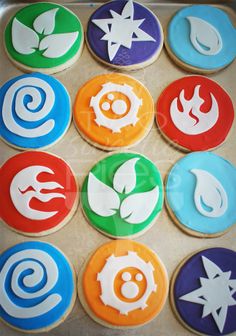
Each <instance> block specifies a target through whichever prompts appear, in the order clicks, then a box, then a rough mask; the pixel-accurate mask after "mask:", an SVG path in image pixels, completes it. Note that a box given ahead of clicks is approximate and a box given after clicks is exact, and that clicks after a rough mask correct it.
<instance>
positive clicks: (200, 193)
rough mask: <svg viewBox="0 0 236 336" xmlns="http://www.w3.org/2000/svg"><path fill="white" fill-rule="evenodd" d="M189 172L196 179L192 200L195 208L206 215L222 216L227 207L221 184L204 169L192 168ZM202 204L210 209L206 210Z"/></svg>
mask: <svg viewBox="0 0 236 336" xmlns="http://www.w3.org/2000/svg"><path fill="white" fill-rule="evenodd" d="M190 172H191V173H192V174H194V175H195V176H196V179H197V184H196V188H195V192H194V202H195V206H196V208H197V210H198V211H199V212H200V213H201V214H202V215H203V216H206V217H213V218H216V217H220V216H222V215H223V214H224V213H225V211H226V210H227V208H228V196H227V194H226V191H225V189H224V188H223V186H222V184H221V183H220V182H219V181H218V180H217V179H216V178H215V177H214V176H213V175H212V174H210V173H208V172H207V171H206V170H202V169H192V170H190ZM203 204H204V205H205V206H206V207H209V208H211V209H212V210H209V211H208V210H206V209H205V207H203Z"/></svg>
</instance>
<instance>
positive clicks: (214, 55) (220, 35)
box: [165, 5, 236, 74]
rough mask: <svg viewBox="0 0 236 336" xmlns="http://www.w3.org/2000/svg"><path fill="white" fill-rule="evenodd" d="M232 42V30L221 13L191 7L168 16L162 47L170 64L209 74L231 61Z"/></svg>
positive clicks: (234, 33)
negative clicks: (168, 56) (170, 61)
mask: <svg viewBox="0 0 236 336" xmlns="http://www.w3.org/2000/svg"><path fill="white" fill-rule="evenodd" d="M235 39H236V29H235V27H234V26H233V24H232V22H231V20H230V18H229V16H228V15H227V14H226V13H225V12H224V11H223V10H221V9H219V8H216V7H213V6H209V5H194V6H187V7H184V8H182V9H180V10H179V11H178V12H177V13H176V14H175V15H174V16H173V17H172V19H171V20H170V22H169V24H168V27H167V31H166V38H165V46H166V49H167V52H168V53H169V55H170V57H171V58H172V59H173V61H174V62H176V63H177V64H178V65H179V66H181V67H183V68H184V69H185V70H188V71H191V72H198V73H203V74H204V73H206V74H209V73H213V72H216V71H218V70H220V69H222V68H224V67H226V66H227V65H229V64H230V63H231V62H232V61H233V60H234V59H235V57H236V44H235Z"/></svg>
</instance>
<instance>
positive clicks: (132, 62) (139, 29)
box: [87, 0, 163, 70]
mask: <svg viewBox="0 0 236 336" xmlns="http://www.w3.org/2000/svg"><path fill="white" fill-rule="evenodd" d="M87 43H88V47H89V49H90V50H91V52H92V53H93V54H94V56H95V57H98V58H99V60H100V61H101V62H103V63H106V64H109V65H111V66H112V67H117V68H125V69H126V70H127V69H129V68H130V69H138V68H140V67H143V66H145V65H149V64H151V63H152V62H154V61H155V60H156V59H157V57H158V55H159V53H160V51H161V49H162V46H163V31H162V27H161V24H160V22H159V20H158V19H157V17H156V16H155V15H154V14H153V13H152V12H151V11H150V10H149V9H147V8H146V7H144V6H142V5H140V4H139V3H136V2H133V1H132V0H128V1H124V0H116V1H111V2H108V3H106V4H104V5H103V6H101V7H99V8H98V9H97V10H96V11H95V12H94V13H93V14H92V16H91V17H90V19H89V22H88V27H87Z"/></svg>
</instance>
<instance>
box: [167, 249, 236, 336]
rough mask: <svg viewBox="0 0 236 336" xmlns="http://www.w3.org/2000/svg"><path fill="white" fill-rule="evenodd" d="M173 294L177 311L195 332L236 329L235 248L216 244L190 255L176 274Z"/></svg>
mask: <svg viewBox="0 0 236 336" xmlns="http://www.w3.org/2000/svg"><path fill="white" fill-rule="evenodd" d="M170 295H171V303H172V307H173V309H174V312H175V314H176V315H177V317H178V319H179V320H180V321H181V323H183V324H184V326H185V327H186V328H188V329H190V330H191V331H192V332H194V333H197V334H199V335H214V336H220V335H228V334H231V333H234V332H236V320H235V315H236V252H235V251H232V250H228V249H226V248H219V247H216V248H209V249H206V250H203V251H200V252H198V253H196V254H193V255H192V256H190V257H188V258H187V259H185V260H184V261H183V262H182V263H181V264H180V265H179V267H178V268H177V270H176V271H175V273H174V275H173V279H172V283H171V291H170Z"/></svg>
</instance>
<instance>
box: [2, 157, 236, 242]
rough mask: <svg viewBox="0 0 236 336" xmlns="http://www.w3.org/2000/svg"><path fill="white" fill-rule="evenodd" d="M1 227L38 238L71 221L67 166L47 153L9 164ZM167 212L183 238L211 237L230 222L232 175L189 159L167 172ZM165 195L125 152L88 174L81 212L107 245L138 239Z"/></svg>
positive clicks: (145, 162)
mask: <svg viewBox="0 0 236 336" xmlns="http://www.w3.org/2000/svg"><path fill="white" fill-rule="evenodd" d="M0 185H1V189H0V198H1V199H2V200H4V201H3V202H1V204H0V216H1V220H2V221H3V222H4V223H5V224H7V225H8V227H9V228H11V229H12V230H14V231H17V232H19V233H22V234H24V235H29V236H43V235H47V234H50V233H52V232H55V231H57V230H58V229H60V228H62V227H63V226H64V225H65V224H66V223H67V222H68V221H69V220H70V219H71V218H72V216H73V214H74V213H75V211H76V209H77V206H78V202H79V186H78V182H77V179H76V177H75V175H74V173H73V171H72V169H71V168H70V166H69V165H68V164H67V163H66V162H65V161H64V160H62V159H61V158H59V157H56V156H54V155H52V154H49V153H47V152H39V151H27V152H24V153H20V154H17V155H15V156H13V157H11V158H10V159H8V160H7V161H6V162H5V163H4V164H3V165H2V167H1V174H0ZM165 194H166V195H165V196H166V206H167V209H168V211H169V213H170V215H171V218H173V220H174V222H175V223H176V224H177V225H178V226H180V228H181V229H182V230H184V231H185V232H187V233H190V234H191V235H194V236H197V237H202V236H204V237H216V236H219V235H222V234H223V233H225V232H226V231H227V230H229V229H230V228H231V227H232V226H233V225H234V224H235V222H236V214H235V207H234V200H235V197H236V168H235V167H234V166H233V165H232V164H231V163H230V162H229V161H226V160H224V159H223V158H222V157H220V156H218V155H216V154H213V153H210V152H195V153H191V154H188V155H186V156H185V157H184V158H182V159H180V160H179V161H178V162H177V163H176V164H175V165H174V166H173V167H172V168H171V170H170V171H169V173H168V176H167V178H166V185H165ZM163 201H164V188H163V182H162V178H161V175H160V172H159V170H158V168H157V167H156V165H155V164H154V163H153V162H152V161H150V160H149V159H148V158H146V157H145V156H143V155H141V154H138V153H134V152H130V151H126V152H116V153H113V154H110V155H107V156H106V157H105V158H103V159H101V160H100V161H98V162H97V163H96V164H95V165H94V166H93V167H92V168H91V169H90V171H89V172H88V173H87V175H86V177H85V179H84V181H83V184H82V187H81V208H82V211H83V213H84V215H85V217H86V219H87V220H88V222H89V223H90V224H91V225H92V226H93V227H94V228H95V229H97V230H98V231H100V232H102V233H103V234H105V235H107V236H109V237H112V238H127V237H128V238H131V237H132V238H134V237H137V236H140V235H141V234H143V233H145V232H146V231H147V230H148V229H149V228H150V227H151V226H152V225H153V224H154V223H155V222H156V219H157V216H158V215H159V214H160V212H161V210H162V208H163Z"/></svg>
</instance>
